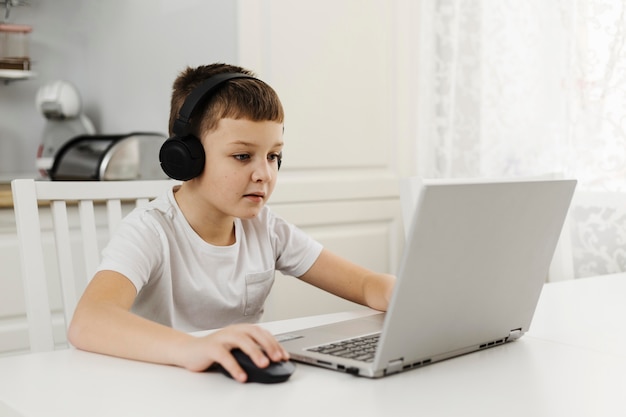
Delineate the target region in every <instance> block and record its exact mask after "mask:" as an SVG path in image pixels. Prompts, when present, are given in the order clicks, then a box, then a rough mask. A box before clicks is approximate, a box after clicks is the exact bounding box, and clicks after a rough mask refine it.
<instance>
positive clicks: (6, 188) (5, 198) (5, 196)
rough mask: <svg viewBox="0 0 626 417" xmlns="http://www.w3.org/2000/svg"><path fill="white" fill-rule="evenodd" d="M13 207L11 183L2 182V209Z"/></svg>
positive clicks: (0, 200) (0, 186)
mask: <svg viewBox="0 0 626 417" xmlns="http://www.w3.org/2000/svg"><path fill="white" fill-rule="evenodd" d="M11 207H13V197H12V196H11V184H7V183H1V184H0V209H3V208H11Z"/></svg>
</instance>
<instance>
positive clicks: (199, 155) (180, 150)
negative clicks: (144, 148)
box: [159, 135, 205, 181]
mask: <svg viewBox="0 0 626 417" xmlns="http://www.w3.org/2000/svg"><path fill="white" fill-rule="evenodd" d="M159 161H160V162H161V168H162V169H163V171H164V172H165V173H166V174H167V175H168V176H169V177H170V178H173V179H175V180H179V181H187V180H190V179H192V178H195V177H197V176H199V175H200V174H202V171H203V170H204V163H205V155H204V147H203V146H202V143H201V142H200V140H199V139H198V138H197V137H195V136H194V135H187V136H172V137H171V138H169V139H168V140H166V141H165V142H163V145H162V146H161V150H160V151H159Z"/></svg>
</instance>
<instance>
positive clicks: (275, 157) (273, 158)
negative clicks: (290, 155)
mask: <svg viewBox="0 0 626 417" xmlns="http://www.w3.org/2000/svg"><path fill="white" fill-rule="evenodd" d="M282 157H283V154H282V152H281V153H272V154H270V155H268V156H267V159H269V160H270V161H278V160H280V159H282Z"/></svg>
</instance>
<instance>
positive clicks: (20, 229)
mask: <svg viewBox="0 0 626 417" xmlns="http://www.w3.org/2000/svg"><path fill="white" fill-rule="evenodd" d="M176 183H177V182H175V181H172V180H154V181H114V182H97V181H67V182H65V181H63V182H55V181H34V180H32V179H17V180H13V181H12V182H11V188H12V192H13V203H14V208H15V220H16V225H17V235H18V241H19V248H20V258H21V264H22V280H23V282H24V295H25V301H26V315H27V321H28V332H29V338H30V349H31V351H32V352H42V351H50V350H53V349H54V338H53V323H52V312H51V308H50V297H49V290H50V288H49V282H50V281H51V280H52V279H51V278H50V277H49V275H51V274H52V271H50V268H49V267H47V266H46V262H45V257H44V253H45V250H44V246H45V247H46V248H48V247H50V239H49V238H48V235H49V232H48V231H47V230H46V231H42V221H41V217H40V212H42V210H46V211H47V210H50V213H51V216H52V235H53V237H54V239H53V242H54V246H55V247H56V260H57V265H58V277H59V278H58V279H59V283H60V287H61V298H62V306H63V313H64V320H65V327H64V329H65V330H67V326H68V325H69V323H70V320H71V318H72V315H73V313H74V309H75V307H76V303H77V301H78V297H79V295H80V293H81V292H82V289H84V287H85V285H86V284H87V282H88V281H89V280H90V279H91V277H92V275H93V274H94V272H95V270H96V268H97V266H98V263H99V261H100V249H101V248H99V245H98V240H99V238H100V240H101V239H102V238H103V236H102V235H103V234H105V235H106V236H105V238H106V240H108V239H109V238H110V236H111V234H112V233H113V232H114V231H115V229H116V228H117V226H118V225H119V223H120V221H121V219H122V217H123V215H124V214H125V213H124V212H123V207H124V208H126V207H128V205H129V204H126V203H127V202H130V203H131V204H130V206H131V207H134V206H139V205H142V204H145V203H147V202H148V201H149V200H150V199H152V198H154V197H157V196H159V195H161V194H162V193H163V192H164V191H165V190H166V189H167V188H168V187H172V186H173V185H174V184H176ZM94 203H95V204H94ZM123 203H124V204H123ZM48 207H49V208H48ZM96 208H97V210H96ZM70 209H71V210H70ZM74 210H77V212H78V215H77V216H74V217H78V219H79V225H80V227H79V228H78V229H79V230H80V233H77V232H76V230H74V227H73V225H72V224H71V223H74V217H72V215H73V213H74ZM101 210H102V211H105V212H106V216H99V215H98V214H99V213H100V211H101ZM128 210H130V208H127V209H126V211H128ZM68 214H69V215H68ZM101 217H105V220H104V221H102V220H98V221H99V223H103V222H104V223H105V224H106V225H107V226H108V227H107V228H108V232H104V233H103V232H100V233H98V231H97V223H96V220H97V219H100V218H101ZM72 246H74V247H76V246H79V247H80V254H75V253H74V251H73V250H72ZM83 261H84V270H83V271H78V273H77V271H76V267H75V266H76V265H77V264H80V263H83Z"/></svg>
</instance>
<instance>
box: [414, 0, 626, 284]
mask: <svg viewBox="0 0 626 417" xmlns="http://www.w3.org/2000/svg"><path fill="white" fill-rule="evenodd" d="M625 3H626V1H624V0H549V1H546V0H524V1H520V0H472V1H466V0H422V1H421V9H420V14H421V22H420V24H421V33H420V42H419V51H420V66H419V70H420V73H419V74H418V77H419V81H418V86H419V90H420V91H419V97H420V106H419V114H418V152H419V155H418V160H419V161H420V165H419V174H420V175H421V176H424V177H431V178H439V177H448V178H449V177H507V176H532V175H543V174H546V173H562V174H563V175H564V176H566V177H573V178H577V179H578V180H579V185H578V191H580V192H586V191H603V192H607V191H609V192H626V45H625V42H626V4H625ZM618 209H619V207H618ZM586 210H587V209H586ZM619 210H622V211H621V213H619V212H615V211H613V212H611V216H612V220H611V222H612V223H611V224H608V223H607V222H604V224H602V221H601V220H600V221H599V220H598V219H599V218H600V219H601V217H602V214H601V213H599V212H595V213H594V212H589V211H586V212H584V213H581V214H580V215H579V217H580V218H579V219H576V220H575V221H574V222H572V240H573V241H576V240H578V241H579V242H578V245H579V249H580V248H583V247H584V250H586V251H587V252H594V251H595V252H596V255H602V258H603V259H601V260H597V259H596V260H595V261H592V260H587V261H585V260H582V261H581V260H580V259H579V263H580V262H587V266H583V267H582V268H583V269H585V268H586V272H585V271H583V272H580V273H577V274H576V275H577V276H583V275H585V274H587V275H591V274H595V273H607V272H617V270H626V259H624V256H623V255H621V256H622V259H619V260H617V261H616V260H615V258H616V256H617V255H615V254H616V253H617V251H619V250H621V251H622V252H623V250H622V249H620V247H621V248H624V247H626V242H625V241H623V239H622V240H620V239H621V238H620V237H619V236H620V235H623V234H624V233H613V234H614V235H618V236H617V237H615V238H613V240H614V241H613V242H610V244H609V246H610V248H608V249H607V248H601V247H600V246H601V245H600V243H599V242H596V241H595V240H594V239H599V237H598V234H599V233H600V232H602V230H600V231H598V229H599V228H600V229H601V228H603V227H604V228H605V230H604V234H605V235H606V232H607V230H606V229H607V228H611V230H609V232H611V231H614V229H615V228H616V227H623V228H624V230H626V213H625V212H624V210H623V207H622V208H621V209H619ZM616 219H617V221H616ZM592 235H593V236H592ZM576 250H577V249H576V248H574V252H575V253H574V255H575V256H578V257H579V258H582V257H585V256H588V255H584V254H582V252H580V253H576ZM580 250H581V251H582V250H583V249H580ZM601 250H603V251H604V253H602V254H600V253H599V252H600V251H601ZM607 258H612V262H613V264H614V266H610V267H603V268H604V269H602V268H599V267H598V265H596V264H600V263H605V262H604V259H607ZM591 264H593V265H591ZM590 265H591V266H590Z"/></svg>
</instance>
